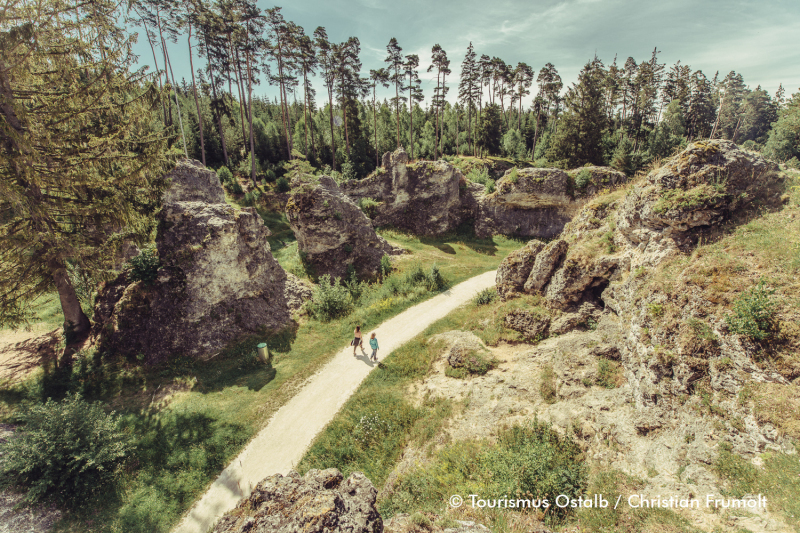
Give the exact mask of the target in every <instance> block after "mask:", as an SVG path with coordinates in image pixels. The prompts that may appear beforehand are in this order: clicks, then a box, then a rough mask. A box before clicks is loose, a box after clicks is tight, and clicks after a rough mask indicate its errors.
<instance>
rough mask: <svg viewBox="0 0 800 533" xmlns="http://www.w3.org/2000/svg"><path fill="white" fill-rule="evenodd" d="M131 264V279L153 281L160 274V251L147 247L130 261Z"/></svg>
mask: <svg viewBox="0 0 800 533" xmlns="http://www.w3.org/2000/svg"><path fill="white" fill-rule="evenodd" d="M128 265H130V269H131V273H130V276H129V277H130V280H131V281H143V282H145V283H152V282H153V281H155V279H156V277H157V276H158V267H159V266H160V265H161V262H160V261H159V259H158V252H157V251H156V249H155V248H145V249H144V250H142V251H141V253H139V255H137V256H136V257H133V258H131V260H130V261H128Z"/></svg>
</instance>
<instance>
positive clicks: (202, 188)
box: [163, 159, 225, 204]
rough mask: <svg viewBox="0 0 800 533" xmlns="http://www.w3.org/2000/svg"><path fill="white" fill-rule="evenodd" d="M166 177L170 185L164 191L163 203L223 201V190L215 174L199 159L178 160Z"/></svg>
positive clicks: (218, 202) (214, 202) (222, 202)
mask: <svg viewBox="0 0 800 533" xmlns="http://www.w3.org/2000/svg"><path fill="white" fill-rule="evenodd" d="M167 177H168V178H169V180H170V185H169V188H168V189H167V190H166V191H165V192H164V198H163V201H164V203H165V204H169V203H174V202H205V203H207V204H224V203H225V191H223V190H222V187H221V186H220V183H219V178H218V177H217V174H216V173H214V172H213V171H211V170H208V169H207V168H206V167H204V166H203V163H201V162H200V161H196V160H194V159H183V160H181V161H178V163H177V164H176V165H175V168H173V169H172V171H170V173H169V175H168V176H167Z"/></svg>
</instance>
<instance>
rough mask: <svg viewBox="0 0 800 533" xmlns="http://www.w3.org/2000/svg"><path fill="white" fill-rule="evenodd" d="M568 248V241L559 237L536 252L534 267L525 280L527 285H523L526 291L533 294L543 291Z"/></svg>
mask: <svg viewBox="0 0 800 533" xmlns="http://www.w3.org/2000/svg"><path fill="white" fill-rule="evenodd" d="M568 248H569V245H568V244H567V241H565V240H563V239H558V240H556V241H553V242H551V243H549V244H548V245H547V246H545V247H544V248H543V249H542V250H541V253H538V254H536V258H535V260H534V262H533V268H531V271H530V273H529V274H528V279H527V280H525V285H524V286H523V289H524V290H525V292H528V293H531V294H535V293H538V292H541V290H542V289H543V288H544V286H545V285H547V284H548V283H549V282H550V278H551V277H552V276H553V272H555V270H556V268H558V265H560V264H561V260H562V259H563V258H564V255H566V253H567V249H568Z"/></svg>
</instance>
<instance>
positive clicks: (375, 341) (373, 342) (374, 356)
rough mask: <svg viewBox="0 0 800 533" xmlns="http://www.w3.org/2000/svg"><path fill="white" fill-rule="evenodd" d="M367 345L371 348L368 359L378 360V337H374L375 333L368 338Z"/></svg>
mask: <svg viewBox="0 0 800 533" xmlns="http://www.w3.org/2000/svg"><path fill="white" fill-rule="evenodd" d="M369 347H370V348H372V355H371V356H370V359H372V360H373V361H377V360H378V339H376V338H375V333H374V332H373V333H372V335H371V336H370V338H369Z"/></svg>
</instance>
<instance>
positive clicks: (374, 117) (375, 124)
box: [372, 81, 381, 168]
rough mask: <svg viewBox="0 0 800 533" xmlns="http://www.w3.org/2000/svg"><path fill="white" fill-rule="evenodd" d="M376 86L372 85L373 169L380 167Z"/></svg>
mask: <svg viewBox="0 0 800 533" xmlns="http://www.w3.org/2000/svg"><path fill="white" fill-rule="evenodd" d="M377 85H378V82H377V81H376V82H375V83H374V84H373V85H372V129H373V130H375V168H378V167H379V166H381V163H380V159H379V156H378V115H377V114H376V112H375V88H376V87H377Z"/></svg>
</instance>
